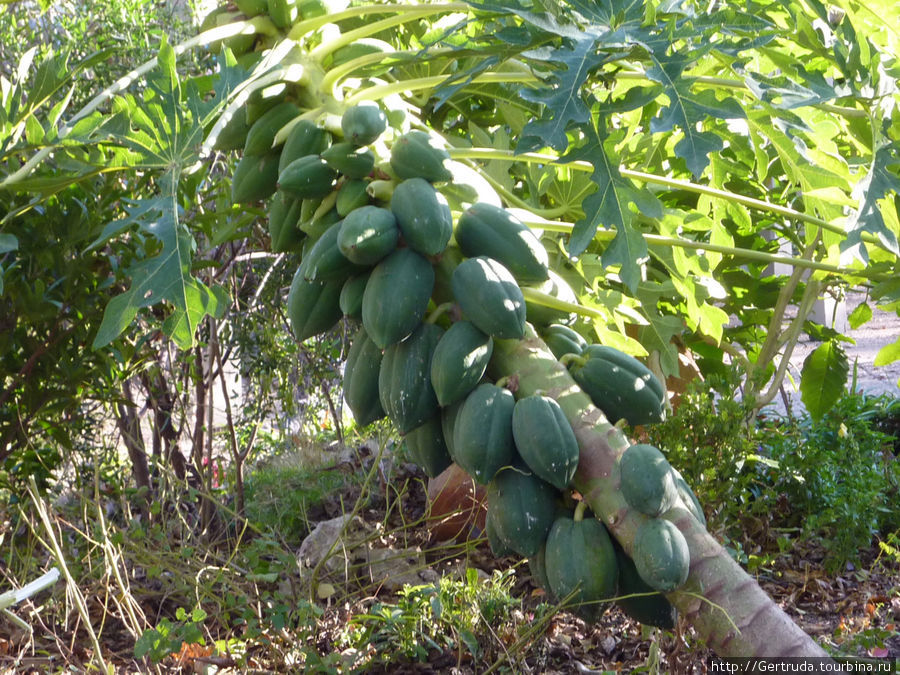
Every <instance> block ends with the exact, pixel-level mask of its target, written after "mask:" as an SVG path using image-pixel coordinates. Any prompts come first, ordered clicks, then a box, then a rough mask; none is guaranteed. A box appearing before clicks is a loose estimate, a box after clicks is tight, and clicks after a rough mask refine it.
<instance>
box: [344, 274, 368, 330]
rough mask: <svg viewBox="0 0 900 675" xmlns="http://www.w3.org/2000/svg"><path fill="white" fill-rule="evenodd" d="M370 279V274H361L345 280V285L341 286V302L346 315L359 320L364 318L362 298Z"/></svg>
mask: <svg viewBox="0 0 900 675" xmlns="http://www.w3.org/2000/svg"><path fill="white" fill-rule="evenodd" d="M368 281H369V275H368V274H359V275H357V276H355V277H350V278H349V279H347V281H345V282H344V285H343V286H342V287H341V298H340V303H339V304H340V306H341V312H343V313H344V316H348V317H350V318H351V319H356V320H357V321H361V320H362V299H363V293H364V292H365V290H366V283H367V282H368Z"/></svg>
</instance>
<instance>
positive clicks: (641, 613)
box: [610, 537, 678, 630]
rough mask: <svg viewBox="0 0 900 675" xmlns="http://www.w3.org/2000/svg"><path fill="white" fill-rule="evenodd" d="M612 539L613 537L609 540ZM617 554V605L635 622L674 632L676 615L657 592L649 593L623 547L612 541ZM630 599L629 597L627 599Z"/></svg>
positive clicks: (673, 608) (673, 609)
mask: <svg viewBox="0 0 900 675" xmlns="http://www.w3.org/2000/svg"><path fill="white" fill-rule="evenodd" d="M610 539H612V537H610ZM612 543H613V547H614V548H615V550H616V564H617V565H618V568H619V591H618V594H617V595H618V597H619V599H618V600H616V604H617V605H618V606H619V608H620V609H621V610H622V611H623V612H625V614H627V615H628V616H630V617H631V618H632V619H634V620H635V621H640V622H641V623H642V624H644V625H647V626H655V627H656V628H663V629H665V630H672V629H673V628H675V620H676V618H677V616H678V612H677V611H676V609H675V607H674V606H673V605H672V603H671V602H669V601H668V600H667V599H666V596H664V595H662V594H661V593H660V592H659V591H655V590H654V589H652V588H651V587H650V586H649V585H647V583H646V582H645V581H644V580H643V579H641V575H640V574H638V571H637V568H636V567H635V566H634V560H632V559H631V558H630V557H629V556H628V554H627V553H625V551H624V550H622V547H621V546H619V545H618V542H617V541H616V540H615V539H612ZM628 596H631V597H628Z"/></svg>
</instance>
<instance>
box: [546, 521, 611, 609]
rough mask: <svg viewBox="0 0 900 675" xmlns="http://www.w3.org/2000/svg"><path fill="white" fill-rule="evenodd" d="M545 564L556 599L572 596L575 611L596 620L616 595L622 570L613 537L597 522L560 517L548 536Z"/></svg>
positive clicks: (548, 579)
mask: <svg viewBox="0 0 900 675" xmlns="http://www.w3.org/2000/svg"><path fill="white" fill-rule="evenodd" d="M545 546H546V548H545V552H544V564H545V569H546V574H547V581H548V583H549V584H550V590H551V591H552V593H553V595H554V596H555V597H557V598H559V599H560V600H563V599H565V598H568V597H569V596H570V595H571V596H572V599H571V600H572V602H573V603H574V605H575V611H576V612H577V613H578V614H579V615H581V616H583V617H585V618H588V619H592V620H596V619H598V618H599V617H600V616H602V615H603V613H604V612H605V611H606V608H607V603H606V602H605V601H607V600H610V599H611V598H613V597H614V596H615V594H616V587H617V585H618V579H619V568H618V565H617V563H616V552H615V550H614V549H613V545H612V541H611V539H610V536H609V533H608V532H607V531H606V527H604V525H603V523H601V522H600V521H599V520H597V519H596V518H581V519H578V512H576V515H574V516H573V515H571V514H566V515H562V516H558V517H557V518H556V520H555V521H554V522H553V526H552V527H551V528H550V532H549V534H548V535H547V543H546V545H545Z"/></svg>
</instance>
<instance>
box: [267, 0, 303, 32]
mask: <svg viewBox="0 0 900 675" xmlns="http://www.w3.org/2000/svg"><path fill="white" fill-rule="evenodd" d="M266 9H267V11H268V13H269V17H270V18H271V19H272V23H274V24H275V25H276V26H278V27H279V28H288V27H290V26H291V25H293V23H294V22H295V21H297V18H298V16H299V14H298V11H297V4H296V1H295V0H268V2H267V6H266Z"/></svg>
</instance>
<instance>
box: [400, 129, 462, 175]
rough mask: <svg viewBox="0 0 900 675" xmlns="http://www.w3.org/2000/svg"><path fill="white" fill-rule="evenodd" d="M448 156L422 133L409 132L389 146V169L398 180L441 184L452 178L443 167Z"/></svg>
mask: <svg viewBox="0 0 900 675" xmlns="http://www.w3.org/2000/svg"><path fill="white" fill-rule="evenodd" d="M449 159H450V154H449V153H448V152H447V151H446V150H444V149H443V148H440V147H438V146H437V145H436V143H435V141H433V140H432V138H431V137H430V136H429V135H428V134H427V133H425V132H424V131H410V132H408V133H406V134H403V135H402V136H400V138H398V139H397V140H396V141H394V144H393V145H392V146H391V168H392V169H393V170H394V173H396V174H397V176H399V177H400V178H403V179H406V178H424V179H425V180H427V181H428V182H429V183H441V182H445V181H449V180H451V179H452V178H453V174H452V173H450V170H449V169H448V168H447V167H446V166H445V165H444V163H445V162H446V161H448V160H449Z"/></svg>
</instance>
